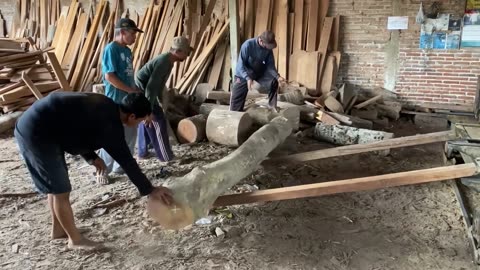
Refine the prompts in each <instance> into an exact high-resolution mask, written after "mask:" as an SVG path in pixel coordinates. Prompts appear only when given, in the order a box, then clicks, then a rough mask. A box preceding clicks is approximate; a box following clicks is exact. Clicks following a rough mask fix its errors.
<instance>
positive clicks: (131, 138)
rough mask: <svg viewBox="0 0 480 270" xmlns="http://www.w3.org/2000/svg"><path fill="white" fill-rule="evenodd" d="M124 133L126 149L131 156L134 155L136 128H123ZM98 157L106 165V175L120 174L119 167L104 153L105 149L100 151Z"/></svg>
mask: <svg viewBox="0 0 480 270" xmlns="http://www.w3.org/2000/svg"><path fill="white" fill-rule="evenodd" d="M123 130H124V132H125V141H126V142H127V145H128V148H129V149H130V153H132V155H133V154H134V153H135V143H136V141H137V127H127V126H123ZM98 156H99V157H100V158H101V159H103V161H104V162H105V165H107V173H111V172H117V173H119V172H122V170H121V167H120V165H119V164H118V163H117V162H116V161H115V160H114V159H113V158H112V157H111V156H110V155H109V154H108V153H107V151H105V149H100V152H99V153H98Z"/></svg>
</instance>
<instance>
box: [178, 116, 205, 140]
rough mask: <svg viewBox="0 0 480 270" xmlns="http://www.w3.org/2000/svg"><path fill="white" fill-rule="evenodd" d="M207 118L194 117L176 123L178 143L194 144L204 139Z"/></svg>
mask: <svg viewBox="0 0 480 270" xmlns="http://www.w3.org/2000/svg"><path fill="white" fill-rule="evenodd" d="M206 125H207V116H206V115H201V114H200V115H196V116H192V117H189V118H185V119H183V120H181V121H180V122H179V123H178V128H177V138H178V140H179V142H180V143H196V142H200V141H203V140H204V139H205V138H206V131H205V128H206Z"/></svg>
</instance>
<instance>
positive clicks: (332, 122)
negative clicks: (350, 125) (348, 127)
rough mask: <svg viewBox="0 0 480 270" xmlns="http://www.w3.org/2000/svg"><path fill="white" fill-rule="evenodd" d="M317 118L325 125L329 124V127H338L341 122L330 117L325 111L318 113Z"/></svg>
mask: <svg viewBox="0 0 480 270" xmlns="http://www.w3.org/2000/svg"><path fill="white" fill-rule="evenodd" d="M315 118H316V119H317V120H318V121H320V122H322V123H324V124H327V125H338V124H340V121H338V120H337V119H335V118H333V117H332V116H330V115H329V114H327V113H326V112H324V111H321V110H320V111H318V112H317V114H316V116H315Z"/></svg>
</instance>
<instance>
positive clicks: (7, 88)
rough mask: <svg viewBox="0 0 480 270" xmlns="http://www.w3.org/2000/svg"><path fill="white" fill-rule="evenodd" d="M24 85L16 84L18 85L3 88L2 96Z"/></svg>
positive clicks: (0, 91) (0, 92) (13, 84)
mask: <svg viewBox="0 0 480 270" xmlns="http://www.w3.org/2000/svg"><path fill="white" fill-rule="evenodd" d="M22 85H23V83H22V82H16V83H12V84H9V85H7V86H5V87H3V88H0V95H3V94H5V93H8V92H9V91H11V90H13V89H15V88H18V87H21V86H22Z"/></svg>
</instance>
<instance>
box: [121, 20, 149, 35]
mask: <svg viewBox="0 0 480 270" xmlns="http://www.w3.org/2000/svg"><path fill="white" fill-rule="evenodd" d="M115 29H130V30H134V31H136V32H140V33H143V31H142V30H140V29H139V28H138V27H137V25H136V24H135V22H134V21H132V20H130V19H129V18H121V19H120V20H118V21H117V23H116V24H115Z"/></svg>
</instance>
